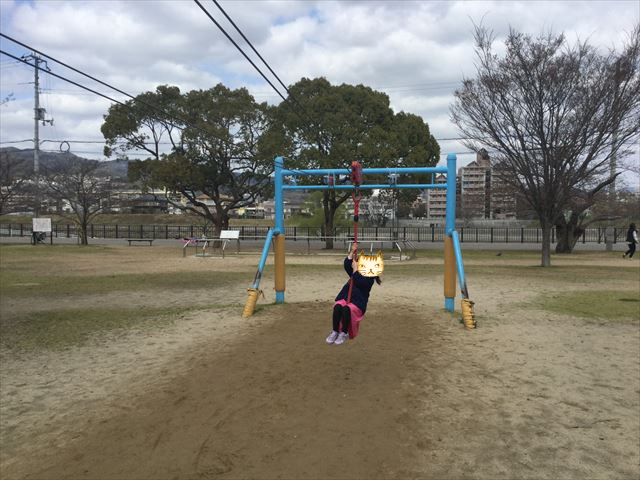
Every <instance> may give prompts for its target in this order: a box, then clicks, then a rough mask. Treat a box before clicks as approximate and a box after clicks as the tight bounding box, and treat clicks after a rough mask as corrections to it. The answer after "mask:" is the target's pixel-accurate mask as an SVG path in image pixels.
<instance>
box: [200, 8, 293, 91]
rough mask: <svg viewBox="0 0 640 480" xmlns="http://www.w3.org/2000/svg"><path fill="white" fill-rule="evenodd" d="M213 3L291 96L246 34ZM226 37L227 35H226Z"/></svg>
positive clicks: (222, 9)
mask: <svg viewBox="0 0 640 480" xmlns="http://www.w3.org/2000/svg"><path fill="white" fill-rule="evenodd" d="M212 1H213V3H215V5H216V7H218V9H219V10H220V11H221V12H222V14H223V15H224V16H225V18H226V19H227V20H229V23H231V25H233V28H235V29H236V31H237V32H238V33H239V34H240V36H242V38H243V39H244V41H245V42H247V44H248V45H249V46H250V47H251V50H253V52H254V53H255V54H256V55H257V56H258V58H259V59H260V60H262V63H264V64H265V66H266V67H267V68H268V69H269V71H270V72H271V74H272V75H273V76H274V77H276V80H278V82H280V85H282V88H284V90H285V91H286V92H287V94H288V95H290V96H291V92H290V91H289V89H288V88H287V86H286V85H285V84H284V83H283V82H282V80H280V77H279V76H278V75H277V74H276V72H274V71H273V69H272V68H271V66H270V65H269V64H268V63H267V61H266V60H265V59H264V58H262V55H260V53H259V52H258V50H256V48H255V47H254V46H253V44H252V43H251V42H250V41H249V39H248V38H247V37H246V35H245V34H244V33H242V30H240V28H238V26H237V25H236V23H235V22H234V21H233V20H232V19H231V17H230V16H229V15H227V12H225V10H224V8H222V7H221V6H220V4H219V3H218V1H217V0H212ZM227 38H228V37H227Z"/></svg>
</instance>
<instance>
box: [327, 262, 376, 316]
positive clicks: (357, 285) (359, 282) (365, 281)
mask: <svg viewBox="0 0 640 480" xmlns="http://www.w3.org/2000/svg"><path fill="white" fill-rule="evenodd" d="M344 269H345V271H346V272H347V274H348V275H349V276H350V277H351V276H352V274H353V267H352V266H351V260H349V258H345V259H344ZM374 281H375V279H374V277H363V276H362V275H360V273H358V272H356V273H355V274H353V290H352V291H351V303H353V304H354V305H355V306H357V307H358V308H359V309H360V310H362V313H363V314H364V312H366V311H367V302H368V301H369V293H370V292H371V287H373V282H374ZM348 295H349V282H347V283H345V285H344V287H342V290H340V293H339V294H338V296H337V297H336V302H337V301H338V300H345V301H346V300H347V296H348Z"/></svg>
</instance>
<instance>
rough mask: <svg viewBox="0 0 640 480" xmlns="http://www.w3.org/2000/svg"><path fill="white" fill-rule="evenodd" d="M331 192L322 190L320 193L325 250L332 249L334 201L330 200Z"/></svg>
mask: <svg viewBox="0 0 640 480" xmlns="http://www.w3.org/2000/svg"><path fill="white" fill-rule="evenodd" d="M331 200H332V199H331V192H324V195H322V209H323V211H324V234H325V237H324V242H325V245H324V248H325V249H327V250H333V234H334V232H333V216H334V215H335V213H336V209H335V208H333V206H334V203H335V202H332V201H331Z"/></svg>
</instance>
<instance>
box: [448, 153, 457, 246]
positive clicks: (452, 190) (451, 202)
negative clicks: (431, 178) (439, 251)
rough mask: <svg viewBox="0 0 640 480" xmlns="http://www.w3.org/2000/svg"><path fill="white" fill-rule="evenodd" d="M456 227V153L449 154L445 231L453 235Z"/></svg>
mask: <svg viewBox="0 0 640 480" xmlns="http://www.w3.org/2000/svg"><path fill="white" fill-rule="evenodd" d="M455 229H456V154H455V153H450V154H449V155H447V210H446V217H445V233H446V234H447V235H451V232H452V231H454V230H455Z"/></svg>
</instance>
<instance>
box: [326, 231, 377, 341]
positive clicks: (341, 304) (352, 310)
mask: <svg viewBox="0 0 640 480" xmlns="http://www.w3.org/2000/svg"><path fill="white" fill-rule="evenodd" d="M357 250H358V245H357V244H356V243H355V242H354V243H353V247H352V249H351V252H350V253H349V255H348V256H347V258H345V259H344V269H345V271H346V272H347V275H349V277H350V278H349V281H348V282H347V283H345V285H344V286H343V287H342V290H340V293H338V296H337V297H336V303H335V305H334V306H333V330H332V332H331V333H330V334H329V336H328V337H327V340H326V341H327V343H329V344H331V343H333V344H335V345H342V344H343V343H344V342H346V341H347V337H349V338H352V339H353V338H355V337H356V336H357V335H358V328H359V325H360V321H361V320H362V317H363V316H364V313H365V312H366V310H367V302H368V301H369V293H370V292H371V287H373V282H374V281H375V282H376V283H377V284H378V285H380V284H381V283H382V280H381V279H380V276H379V274H380V273H382V269H383V266H384V262H383V260H382V254H380V253H378V255H377V256H376V257H367V256H363V258H361V261H360V265H359V264H358V257H355V254H356V252H357ZM365 259H366V261H364V260H365ZM358 266H360V268H358ZM360 271H362V273H360ZM363 274H364V275H363ZM351 283H353V284H352V286H351V301H350V302H348V299H349V288H350V284H351Z"/></svg>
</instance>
